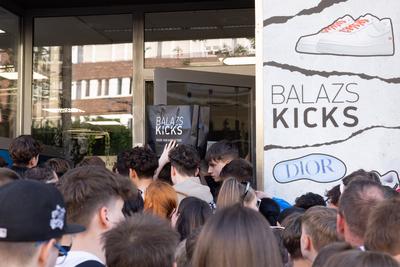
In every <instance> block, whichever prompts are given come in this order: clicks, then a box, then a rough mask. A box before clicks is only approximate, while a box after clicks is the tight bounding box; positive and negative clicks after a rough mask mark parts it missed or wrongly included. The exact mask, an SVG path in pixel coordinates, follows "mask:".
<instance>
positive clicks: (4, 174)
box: [0, 168, 21, 186]
mask: <svg viewBox="0 0 400 267" xmlns="http://www.w3.org/2000/svg"><path fill="white" fill-rule="evenodd" d="M19 179H21V177H20V176H19V174H18V173H16V172H15V171H13V170H11V169H8V168H0V186H3V185H5V184H8V183H10V182H12V181H15V180H19Z"/></svg>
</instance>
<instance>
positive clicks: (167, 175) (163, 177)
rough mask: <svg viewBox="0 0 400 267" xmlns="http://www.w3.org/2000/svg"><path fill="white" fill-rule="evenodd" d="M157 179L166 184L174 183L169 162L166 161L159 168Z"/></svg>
mask: <svg viewBox="0 0 400 267" xmlns="http://www.w3.org/2000/svg"><path fill="white" fill-rule="evenodd" d="M157 179H158V180H160V181H163V182H166V183H167V184H170V185H174V183H173V182H172V178H171V162H168V163H167V164H165V165H164V167H163V168H162V169H161V171H160V173H159V174H158V177H157Z"/></svg>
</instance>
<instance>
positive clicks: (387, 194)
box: [382, 185, 400, 199]
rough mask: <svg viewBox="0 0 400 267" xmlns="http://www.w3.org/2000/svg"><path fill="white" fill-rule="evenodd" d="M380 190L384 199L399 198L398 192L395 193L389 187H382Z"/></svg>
mask: <svg viewBox="0 0 400 267" xmlns="http://www.w3.org/2000/svg"><path fill="white" fill-rule="evenodd" d="M382 190H383V194H384V195H385V199H389V198H396V197H399V196H400V194H399V192H397V191H396V190H394V189H393V188H391V187H390V186H387V185H383V186H382Z"/></svg>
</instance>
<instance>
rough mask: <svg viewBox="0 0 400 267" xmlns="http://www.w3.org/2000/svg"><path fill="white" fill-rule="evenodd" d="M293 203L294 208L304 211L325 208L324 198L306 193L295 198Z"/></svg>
mask: <svg viewBox="0 0 400 267" xmlns="http://www.w3.org/2000/svg"><path fill="white" fill-rule="evenodd" d="M295 203H296V204H295V206H296V207H299V208H303V209H305V210H307V209H309V208H311V207H314V206H326V203H325V200H324V198H323V197H322V196H320V195H318V194H315V193H312V192H308V193H306V194H304V195H302V196H299V197H298V198H296V200H295Z"/></svg>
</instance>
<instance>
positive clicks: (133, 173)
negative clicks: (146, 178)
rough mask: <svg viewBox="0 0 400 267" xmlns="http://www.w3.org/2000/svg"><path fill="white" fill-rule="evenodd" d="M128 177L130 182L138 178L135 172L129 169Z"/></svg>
mask: <svg viewBox="0 0 400 267" xmlns="http://www.w3.org/2000/svg"><path fill="white" fill-rule="evenodd" d="M129 177H130V178H131V179H132V180H136V179H138V178H139V177H138V175H137V172H136V171H135V170H134V169H131V168H129Z"/></svg>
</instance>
